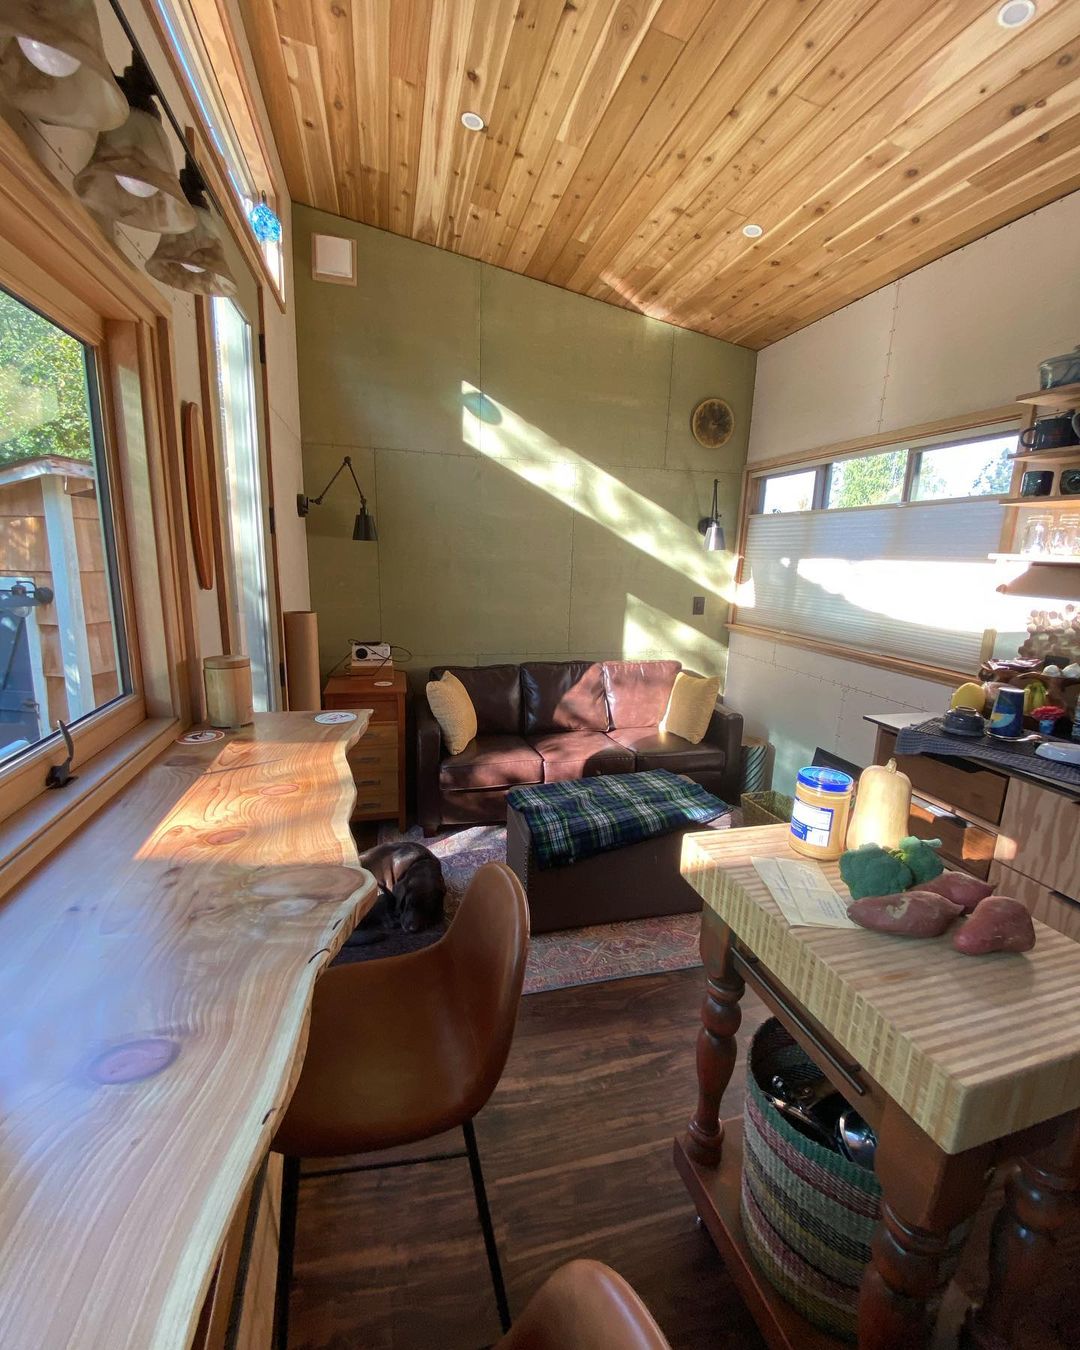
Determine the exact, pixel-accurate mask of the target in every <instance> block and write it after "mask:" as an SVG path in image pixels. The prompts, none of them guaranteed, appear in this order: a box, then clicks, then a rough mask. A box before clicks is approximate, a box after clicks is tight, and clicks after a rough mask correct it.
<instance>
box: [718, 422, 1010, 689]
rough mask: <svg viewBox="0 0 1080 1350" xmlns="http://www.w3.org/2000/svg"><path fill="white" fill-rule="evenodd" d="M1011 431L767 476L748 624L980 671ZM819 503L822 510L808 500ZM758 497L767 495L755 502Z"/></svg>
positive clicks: (747, 594) (756, 525)
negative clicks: (992, 561) (992, 557)
mask: <svg viewBox="0 0 1080 1350" xmlns="http://www.w3.org/2000/svg"><path fill="white" fill-rule="evenodd" d="M1015 448H1016V432H1015V431H1014V430H1012V429H1011V428H1008V429H1003V428H1001V427H997V428H980V429H977V430H976V431H975V432H968V433H966V435H965V437H964V439H962V440H956V441H954V442H951V443H946V444H942V441H941V438H940V437H938V438H936V439H931V438H924V439H921V440H914V441H911V442H907V443H903V444H900V445H896V446H889V447H887V448H885V449H875V450H873V451H870V452H868V453H866V454H863V455H852V456H848V457H845V458H843V459H838V460H835V461H832V462H828V463H823V464H816V465H814V466H813V467H807V468H803V469H797V470H794V471H792V470H789V471H787V472H785V473H782V474H768V475H762V476H761V478H760V480H759V481H760V487H759V489H758V493H757V497H756V500H757V501H758V503H759V509H758V511H757V512H755V513H753V514H752V515H751V516H750V518H749V522H748V526H747V530H746V537H745V540H744V548H743V554H744V562H743V575H742V584H741V599H740V603H739V620H740V621H741V622H743V623H746V624H751V625H753V626H755V627H761V628H767V629H770V630H773V631H779V632H782V633H787V634H794V635H802V636H804V637H807V638H813V639H815V640H817V641H826V642H831V643H835V644H836V645H838V646H843V647H846V648H850V649H853V650H856V651H860V650H861V651H865V652H868V653H872V654H875V655H879V656H889V657H896V658H900V659H903V660H907V661H912V662H916V663H919V664H922V665H927V666H933V667H935V668H937V669H944V670H955V671H963V670H973V669H975V668H976V667H977V666H978V664H979V659H980V656H981V654H982V650H983V645H984V639H985V634H986V630H987V629H988V628H993V627H995V626H997V620H998V609H999V605H1000V597H998V596H997V594H996V592H995V589H994V579H993V564H992V563H991V562H990V561H989V559H988V555H989V554H990V553H993V552H994V551H995V550H996V549H997V547H998V543H999V539H1000V534H1001V527H1002V523H1003V519H1004V511H1005V508H1004V507H1003V505H1002V504H1001V502H1000V501H999V500H998V497H1000V496H1001V495H1004V494H1006V493H1007V492H1008V491H1009V487H1010V483H1011V479H1012V470H1013V464H1012V461H1011V459H1010V455H1011V454H1012V453H1013V452H1014V451H1015ZM815 497H816V499H817V501H818V502H819V505H818V506H816V507H814V506H811V507H809V508H808V507H807V506H806V505H805V504H803V503H805V502H806V501H807V499H808V498H809V499H811V500H813V499H814V498H815ZM751 500H754V498H753V497H752V498H751Z"/></svg>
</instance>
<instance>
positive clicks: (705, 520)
mask: <svg viewBox="0 0 1080 1350" xmlns="http://www.w3.org/2000/svg"><path fill="white" fill-rule="evenodd" d="M719 488H720V479H719V478H714V479H713V485H712V510H711V511H710V512H709V514H708V515H707V516H702V518H701V519H700V520H699V521H698V526H697V527H698V534H703V535H704V536H705V552H706V553H724V552H725V551H726V549H727V544H726V543H725V542H724V527H723V525H721V524H720V507H719V503H718V502H717V492H718V490H719Z"/></svg>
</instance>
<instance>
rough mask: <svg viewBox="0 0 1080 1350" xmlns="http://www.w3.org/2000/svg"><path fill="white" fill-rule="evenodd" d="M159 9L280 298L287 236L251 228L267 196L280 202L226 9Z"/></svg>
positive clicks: (175, 0)
mask: <svg viewBox="0 0 1080 1350" xmlns="http://www.w3.org/2000/svg"><path fill="white" fill-rule="evenodd" d="M155 8H156V10H157V13H158V16H159V17H160V19H161V23H162V26H163V27H164V29H165V32H166V34H167V35H168V40H169V45H170V46H171V48H172V51H173V53H174V55H175V58H176V60H177V62H178V63H179V65H180V67H181V69H182V71H183V77H184V81H185V82H186V84H187V86H188V88H189V89H190V90H191V93H192V96H193V98H194V99H195V102H196V104H197V106H198V109H199V113H200V115H201V118H202V122H203V126H204V128H205V130H206V133H207V136H208V137H209V139H210V142H211V144H212V145H213V147H214V150H215V151H216V153H217V156H218V158H219V160H220V162H221V164H222V166H223V168H224V170H225V174H226V176H227V178H228V180H229V186H230V187H231V188H232V191H233V193H234V195H235V197H236V200H237V202H238V204H239V207H240V214H242V215H243V218H244V222H245V224H246V225H247V227H248V229H249V231H250V233H251V237H252V241H253V243H254V245H255V247H256V248H257V249H258V250H259V252H260V253H261V254H262V257H263V261H264V262H265V263H266V269H267V271H268V272H269V274H270V278H271V280H272V281H273V283H274V288H275V289H276V291H277V293H278V296H279V298H281V299H284V296H285V257H284V253H283V251H282V246H281V240H280V239H276V240H275V239H271V238H260V237H259V235H257V234H256V233H255V231H254V229H253V228H252V226H251V212H252V210H253V209H254V208H255V207H256V206H258V205H260V203H261V202H262V201H263V200H265V201H266V204H267V205H268V206H269V207H270V208H271V209H272V210H273V211H275V212H277V210H278V206H279V203H278V200H277V194H276V189H275V186H274V178H273V174H272V172H271V169H270V156H269V153H268V151H267V147H266V144H265V142H264V140H263V137H262V133H261V131H260V128H259V122H258V118H257V116H256V114H255V112H254V107H253V102H252V98H251V95H250V91H249V89H248V84H247V79H246V77H245V75H244V72H243V70H242V69H241V67H240V65H239V63H238V61H237V59H236V55H235V49H234V46H233V41H232V35H231V33H230V32H229V30H228V28H227V26H226V20H225V19H224V17H223V11H222V10H221V9H220V8H219V6H218V4H217V3H216V0H155Z"/></svg>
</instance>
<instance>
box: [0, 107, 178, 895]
mask: <svg viewBox="0 0 1080 1350" xmlns="http://www.w3.org/2000/svg"><path fill="white" fill-rule="evenodd" d="M0 241H2V242H3V245H4V247H3V249H2V250H0V253H2V258H0V284H3V285H4V286H5V287H6V288H7V289H9V290H10V291H11V292H12V293H13V294H14V295H16V296H18V297H20V298H23V299H25V300H26V301H28V302H29V303H30V304H32V305H34V306H35V307H36V308H38V309H40V310H41V312H42V313H43V314H45V315H46V316H47V317H49V318H50V319H52V320H53V321H55V322H57V323H59V324H61V325H62V326H63V327H64V328H66V329H68V330H69V331H70V332H72V333H73V335H74V336H76V337H77V338H79V339H80V340H81V341H83V342H85V343H87V344H88V345H90V346H92V347H94V348H95V350H96V353H97V364H98V380H99V385H100V392H101V415H102V421H103V424H104V429H105V438H104V453H105V457H106V465H107V471H108V477H109V491H110V499H111V504H112V513H113V516H114V519H115V525H116V565H117V573H118V577H119V592H120V610H121V612H120V613H118V614H117V615H116V621H117V624H118V626H120V627H122V629H123V632H124V634H125V637H126V640H127V649H128V656H129V665H130V676H131V683H132V687H133V692H131V693H128V694H124V695H121V696H120V697H118V698H116V699H114V700H112V701H111V702H110V703H108V704H106V705H104V706H103V707H101V708H99V709H97V710H96V711H95V712H93V713H91V714H90V715H89V716H87V717H85V718H82V719H80V721H79V723H78V724H77V725H76V726H75V727H73V729H72V738H73V740H74V742H75V748H76V757H75V766H74V767H75V772H76V774H77V778H76V779H75V780H74V781H73V782H72V783H70V784H69V785H68V786H67V787H65V788H64V789H63V790H61V791H59V792H49V791H47V790H46V789H45V785H44V780H45V773H46V771H47V767H48V765H49V764H52V763H59V762H61V761H62V760H63V758H64V757H65V751H64V749H63V743H62V741H60V739H59V737H58V736H56V735H53V736H51V737H49V738H47V739H46V740H44V741H42V742H40V743H39V744H37V745H35V746H33V747H30V748H29V749H28V750H27V751H26V752H25V753H24V754H23V755H20V756H18V757H17V758H16V759H14V760H12V761H10V762H9V763H7V764H4V765H2V766H0V890H2V889H4V888H6V886H7V885H9V884H13V883H12V882H11V880H10V878H11V877H13V876H14V875H15V873H16V872H17V871H19V869H20V868H24V869H25V870H28V868H29V866H34V865H36V864H37V862H39V861H41V859H42V858H43V857H45V856H47V854H48V853H49V852H50V851H51V850H52V849H53V848H55V847H57V845H58V844H59V843H60V842H61V841H62V839H64V838H66V837H67V836H68V835H69V834H70V833H71V830H72V829H74V828H75V824H77V823H81V821H82V820H85V819H86V818H87V817H88V815H89V814H90V813H92V812H93V811H96V810H97V809H99V807H100V806H102V805H104V803H105V802H106V801H108V800H109V799H110V798H111V797H112V796H113V795H114V794H115V793H116V792H117V791H119V789H120V788H121V787H122V786H123V783H124V782H125V781H127V779H126V778H125V777H124V773H125V772H126V766H128V765H129V764H130V763H131V762H132V760H133V758H134V759H139V756H140V755H141V753H142V749H143V747H144V745H145V744H146V743H148V742H150V743H154V744H159V743H162V742H163V741H164V740H166V739H167V736H168V735H170V734H171V735H175V734H176V733H177V732H178V730H179V729H180V728H182V727H183V726H185V725H187V724H188V723H189V721H190V716H191V707H192V697H191V692H192V685H193V684H194V674H195V672H193V671H192V670H191V665H192V660H193V655H194V651H195V648H194V645H193V637H194V634H193V630H192V628H191V624H190V622H189V623H188V625H187V628H185V624H184V620H183V618H182V616H184V615H190V614H191V613H192V611H193V609H194V606H193V602H192V597H191V594H190V579H189V578H188V576H187V569H186V567H184V566H183V565H182V560H183V558H184V554H183V551H182V550H181V549H180V548H179V547H178V539H179V538H180V533H179V531H180V529H181V528H182V496H181V495H180V493H179V491H178V482H179V480H178V478H177V471H178V465H179V460H178V454H179V444H180V435H179V410H178V408H177V407H176V406H175V400H174V399H172V398H170V396H169V393H170V384H169V381H168V379H167V378H166V366H167V365H168V366H171V329H170V323H169V321H170V317H171V311H170V309H169V307H168V304H167V301H166V300H165V297H164V296H162V295H161V294H160V293H159V292H158V291H157V289H156V287H155V286H154V285H153V283H152V282H151V281H150V279H149V278H148V277H146V276H145V275H144V274H142V273H141V272H140V271H139V270H138V269H137V268H135V267H134V266H133V265H132V264H131V263H130V262H129V261H128V259H127V258H125V257H124V255H123V254H122V253H121V252H120V250H119V249H118V248H116V246H115V245H114V244H113V243H112V242H111V240H108V239H106V237H105V235H104V234H103V233H102V231H101V230H100V228H99V227H98V225H97V224H96V222H95V221H94V220H93V219H92V217H91V216H90V215H89V213H88V212H87V211H86V210H85V208H83V206H82V205H81V203H79V202H78V201H77V200H76V199H75V198H74V197H73V196H72V195H71V194H70V193H69V192H67V191H65V190H64V189H63V188H62V187H61V186H60V184H59V183H57V182H55V181H54V180H53V179H52V178H51V177H50V175H49V174H48V173H47V172H46V171H45V170H44V169H43V168H42V167H41V166H40V165H39V164H38V162H37V161H36V160H35V159H34V158H33V156H32V155H31V153H30V151H29V149H28V148H27V147H26V146H25V145H24V144H23V142H22V141H21V140H20V139H19V137H18V136H17V135H16V133H15V131H14V129H13V128H12V127H11V126H10V125H9V124H8V123H6V122H4V121H3V120H2V119H0ZM143 762H145V761H144V760H141V759H140V766H141V764H142V763H143ZM132 772H134V770H133V771H132ZM129 777H130V775H129ZM73 822H74V823H73ZM27 858H30V859H31V860H32V861H30V862H29V863H26V862H25V860H26V859H27Z"/></svg>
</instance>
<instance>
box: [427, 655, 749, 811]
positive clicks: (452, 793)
mask: <svg viewBox="0 0 1080 1350" xmlns="http://www.w3.org/2000/svg"><path fill="white" fill-rule="evenodd" d="M681 668H682V667H681V665H680V663H679V662H678V661H530V662H528V663H527V664H525V665H521V666H513V665H499V666H449V667H447V666H435V667H434V668H433V669H432V671H431V678H432V679H433V680H437V679H439V678H440V677H441V675H442V674H443V671H444V670H447V669H449V670H451V671H453V673H454V674H455V675H456V676H457V677H458V679H459V680H460V681H461V682H462V684H463V685H464V686H465V688H466V689H467V690H468V693H469V697H470V698H471V699H472V702H473V707H474V708H475V709H476V721H477V734H476V736H475V737H474V739H473V740H472V741H470V742H469V744H468V745H467V746H466V747H465V749H464V750H462V751H461V753H460V754H457V755H451V754H449V753H448V752H447V750H446V747H445V746H444V745H443V741H442V732H441V730H440V728H439V724H438V722H437V721H436V720H435V717H434V716H433V714H432V712H431V709H430V708H429V707H428V705H427V700H426V699H425V698H423V697H421V698H418V699H417V700H416V783H417V789H416V790H417V813H418V815H419V818H420V824H421V826H422V827H423V830H424V834H425V835H428V836H430V835H433V834H436V833H437V832H438V831H439V830H440V829H442V828H444V827H445V826H448V825H474V824H478V823H481V822H492V821H504V820H505V819H506V794H507V793H508V792H509V791H510V789H511V788H513V787H519V786H521V785H523V784H529V783H554V782H559V781H561V780H565V779H568V778H587V777H590V776H592V775H595V774H602V773H634V772H640V771H642V770H645V769H670V770H672V771H673V772H674V773H681V774H686V775H687V776H688V777H689V778H692V779H694V781H695V782H698V783H700V784H701V785H702V786H703V787H706V788H708V789H709V791H710V792H713V793H715V794H716V796H718V797H720V798H722V799H723V800H724V801H727V802H737V801H738V798H739V772H740V759H741V747H742V717H741V716H740V715H739V714H738V713H733V712H731V711H729V710H728V709H727V708H725V707H723V705H722V704H721V703H719V702H718V703H717V707H716V709H715V711H714V712H713V715H712V719H711V721H710V723H709V728H708V730H707V731H706V733H705V737H704V739H703V740H702V741H701V742H699V744H697V745H691V743H690V742H689V741H687V740H684V739H683V738H682V737H681V736H676V735H673V734H672V733H671V732H662V731H661V730H660V726H659V724H660V720H661V718H662V717H663V715H664V712H665V709H666V708H667V703H668V696H669V695H670V693H671V686H672V685H673V684H674V682H675V676H676V675H677V674H678V672H679V671H680V669H681Z"/></svg>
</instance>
